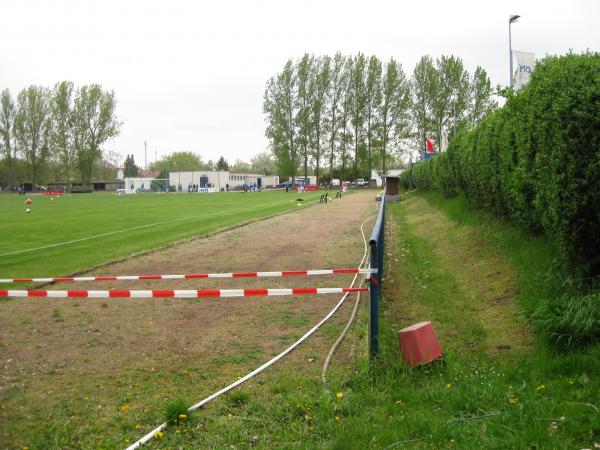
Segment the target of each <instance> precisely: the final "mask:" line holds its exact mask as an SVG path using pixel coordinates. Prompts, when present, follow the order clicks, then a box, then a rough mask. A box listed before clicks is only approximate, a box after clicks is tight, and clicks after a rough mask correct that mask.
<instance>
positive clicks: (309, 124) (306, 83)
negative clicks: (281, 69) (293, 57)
mask: <svg viewBox="0 0 600 450" xmlns="http://www.w3.org/2000/svg"><path fill="white" fill-rule="evenodd" d="M313 65H314V57H312V56H309V55H308V53H305V54H304V56H303V57H302V58H301V59H300V61H298V65H297V67H296V71H297V89H298V95H297V102H298V112H297V114H296V125H297V127H298V144H299V145H300V148H301V149H302V160H303V166H304V177H307V176H308V160H309V156H310V152H309V149H310V146H311V139H312V133H313V129H314V123H313V121H312V120H311V119H312V117H311V111H312V107H313V102H314V89H315V83H314V82H313V81H312V76H313V75H314V71H313Z"/></svg>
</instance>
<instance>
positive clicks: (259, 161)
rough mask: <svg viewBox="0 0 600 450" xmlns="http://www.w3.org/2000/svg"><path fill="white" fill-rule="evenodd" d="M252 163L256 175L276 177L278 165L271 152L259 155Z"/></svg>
mask: <svg viewBox="0 0 600 450" xmlns="http://www.w3.org/2000/svg"><path fill="white" fill-rule="evenodd" d="M250 161H251V162H252V167H253V168H254V171H255V172H256V173H262V174H265V175H274V174H276V173H277V165H276V163H275V161H274V160H273V157H272V156H271V155H270V154H269V152H262V153H259V154H257V155H256V156H254V158H252V159H251V160H250Z"/></svg>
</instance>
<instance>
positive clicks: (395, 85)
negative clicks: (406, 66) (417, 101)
mask: <svg viewBox="0 0 600 450" xmlns="http://www.w3.org/2000/svg"><path fill="white" fill-rule="evenodd" d="M410 106H411V96H410V85H409V83H408V80H407V79H406V75H404V71H403V70H402V66H401V65H400V64H398V63H397V62H396V61H395V60H394V58H391V59H390V61H389V62H388V63H387V66H386V71H385V75H384V76H383V82H382V102H381V108H380V110H379V123H380V127H379V140H380V161H381V172H382V174H384V175H385V174H386V173H387V164H386V163H387V160H388V159H389V157H390V156H391V155H389V154H388V146H389V145H390V144H395V145H398V143H399V141H400V140H401V139H402V138H404V137H406V136H407V134H408V131H409V126H410V124H409V119H408V118H409V111H410Z"/></svg>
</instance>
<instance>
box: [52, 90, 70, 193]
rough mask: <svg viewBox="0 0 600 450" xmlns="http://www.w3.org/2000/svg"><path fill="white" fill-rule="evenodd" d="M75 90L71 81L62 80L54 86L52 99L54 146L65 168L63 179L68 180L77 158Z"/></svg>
mask: <svg viewBox="0 0 600 450" xmlns="http://www.w3.org/2000/svg"><path fill="white" fill-rule="evenodd" d="M73 92H74V86H73V83H72V82H70V81H62V82H61V83H58V84H56V85H55V86H54V90H53V92H52V98H51V101H50V110H51V114H52V135H51V140H52V148H53V150H54V152H55V154H56V156H57V157H58V160H59V161H60V164H61V166H62V168H63V179H64V180H66V181H68V180H69V178H70V173H71V170H70V169H71V164H72V162H73V160H74V159H75V149H74V146H73Z"/></svg>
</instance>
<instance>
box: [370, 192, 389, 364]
mask: <svg viewBox="0 0 600 450" xmlns="http://www.w3.org/2000/svg"><path fill="white" fill-rule="evenodd" d="M384 234H385V194H384V195H382V196H381V205H380V206H379V213H378V214H377V221H376V222H375V227H374V228H373V234H371V239H370V240H369V246H370V249H371V262H370V265H369V266H370V268H371V269H376V270H377V272H376V273H375V274H373V275H371V278H370V302H369V355H370V356H371V358H373V357H376V356H377V354H378V353H379V297H380V294H381V280H382V279H383V251H384Z"/></svg>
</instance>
